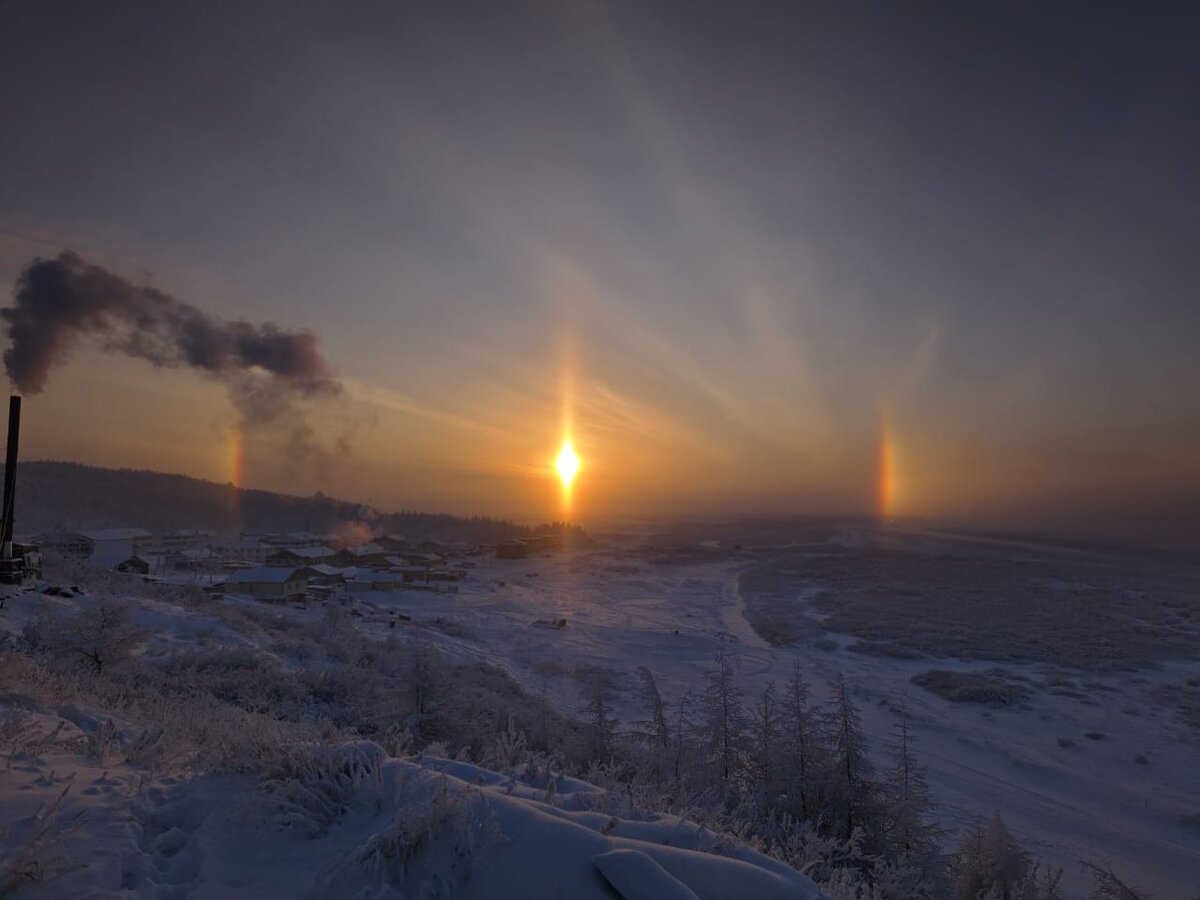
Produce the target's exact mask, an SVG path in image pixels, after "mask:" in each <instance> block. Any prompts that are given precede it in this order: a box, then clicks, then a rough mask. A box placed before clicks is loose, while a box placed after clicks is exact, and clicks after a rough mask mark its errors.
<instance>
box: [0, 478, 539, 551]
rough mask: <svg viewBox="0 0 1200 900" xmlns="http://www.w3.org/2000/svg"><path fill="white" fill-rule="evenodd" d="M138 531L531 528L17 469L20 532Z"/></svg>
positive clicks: (450, 533)
mask: <svg viewBox="0 0 1200 900" xmlns="http://www.w3.org/2000/svg"><path fill="white" fill-rule="evenodd" d="M120 526H137V527H141V528H146V529H149V530H150V531H152V532H162V531H170V530H173V529H178V528H203V529H209V530H212V531H216V532H222V533H228V532H238V531H276V532H277V531H304V530H306V529H307V530H311V531H314V532H317V533H319V534H321V533H326V532H334V531H340V530H347V529H354V530H364V531H365V530H369V531H370V532H371V533H374V534H379V533H400V534H403V535H405V536H406V537H408V538H410V539H416V540H425V539H436V540H445V541H469V542H488V543H491V542H494V541H498V540H503V539H505V538H509V537H522V536H526V535H529V534H532V533H533V531H534V529H531V528H527V527H524V526H521V525H516V524H514V523H512V522H508V521H504V520H501V519H488V518H471V519H467V518H459V517H456V516H448V515H437V514H429V513H418V512H400V513H383V512H380V511H379V510H376V509H374V508H372V507H370V506H367V505H365V504H361V503H351V502H349V501H346V500H337V499H334V498H332V497H326V496H325V495H324V494H321V493H317V494H314V495H313V496H311V497H295V496H289V495H287V494H276V493H272V492H271V491H257V490H246V489H243V488H235V487H234V486H233V485H231V484H217V483H216V482H212V481H204V480H202V479H199V478H189V477H187V476H186V475H167V474H164V473H162V472H150V471H145V470H140V469H102V468H97V467H95V466H84V465H80V464H79V463H71V462H23V463H21V464H20V465H19V466H18V467H17V501H16V533H17V534H18V535H19V536H28V535H32V534H37V533H39V532H43V531H49V530H52V529H55V528H64V529H68V530H79V529H85V528H111V527H120Z"/></svg>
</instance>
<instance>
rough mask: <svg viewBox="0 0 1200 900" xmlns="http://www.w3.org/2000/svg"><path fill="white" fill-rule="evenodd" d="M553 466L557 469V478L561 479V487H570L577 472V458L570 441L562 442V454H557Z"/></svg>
mask: <svg viewBox="0 0 1200 900" xmlns="http://www.w3.org/2000/svg"><path fill="white" fill-rule="evenodd" d="M554 466H555V468H557V469H558V477H559V478H561V479H562V483H563V487H570V486H571V482H572V481H574V480H575V473H576V472H578V471H579V457H578V456H576V455H575V448H574V447H572V446H571V442H570V441H563V446H562V452H561V453H559V454H558V459H556V460H555V461H554Z"/></svg>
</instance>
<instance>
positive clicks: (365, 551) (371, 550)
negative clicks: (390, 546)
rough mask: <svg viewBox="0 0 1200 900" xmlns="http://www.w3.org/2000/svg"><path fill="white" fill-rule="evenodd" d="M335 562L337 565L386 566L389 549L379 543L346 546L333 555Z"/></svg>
mask: <svg viewBox="0 0 1200 900" xmlns="http://www.w3.org/2000/svg"><path fill="white" fill-rule="evenodd" d="M333 564H334V565H337V566H386V565H387V564H388V563H387V551H386V550H384V549H383V547H381V546H379V545H378V544H363V545H362V546H360V547H346V548H344V549H342V550H339V551H337V553H335V554H334V555H333Z"/></svg>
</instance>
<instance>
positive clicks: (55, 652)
mask: <svg viewBox="0 0 1200 900" xmlns="http://www.w3.org/2000/svg"><path fill="white" fill-rule="evenodd" d="M131 620H132V610H131V608H130V607H129V605H128V604H126V603H117V602H113V601H109V600H102V601H99V602H97V603H94V604H87V605H84V606H81V607H79V608H78V609H76V610H75V611H73V612H70V613H41V614H39V615H37V616H34V617H33V618H31V619H30V620H29V621H28V622H26V624H25V627H24V632H23V633H24V637H25V640H26V642H27V643H28V644H29V646H30V647H31V648H33V649H34V650H39V651H42V652H45V653H47V654H48V655H50V656H51V657H53V658H57V659H60V660H62V661H64V662H65V663H67V664H69V665H73V666H75V667H76V668H77V669H78V670H79V671H82V672H87V673H89V674H92V675H100V674H101V673H103V672H104V671H105V669H106V668H109V669H111V668H112V667H114V666H117V665H119V664H120V663H122V662H124V661H126V660H127V659H128V658H129V656H130V655H131V654H132V652H133V648H134V647H135V646H136V645H137V642H138V635H137V633H136V632H135V631H134V629H133V626H132V624H131Z"/></svg>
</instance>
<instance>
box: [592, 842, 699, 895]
mask: <svg viewBox="0 0 1200 900" xmlns="http://www.w3.org/2000/svg"><path fill="white" fill-rule="evenodd" d="M592 862H593V863H595V865H596V868H597V869H599V870H600V874H601V875H603V876H604V877H605V879H606V880H607V881H608V883H609V884H611V885H612V886H613V888H615V889H616V891H617V893H618V894H620V895H621V896H622V897H624V898H625V900H699V898H698V897H697V896H696V892H695V891H693V890H692V889H691V888H689V887H688V886H687V885H685V884H683V883H682V882H680V881H677V880H676V879H675V878H672V877H671V875H670V874H669V873H668V872H667V870H666V869H664V868H663V867H662V866H660V865H659V864H658V863H656V862H655V861H654V860H652V859H651V858H650V857H649V856H647V855H646V854H645V853H639V852H638V851H637V850H610V851H609V852H608V853H600V854H597V855H596V856H595V857H593V858H592Z"/></svg>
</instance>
